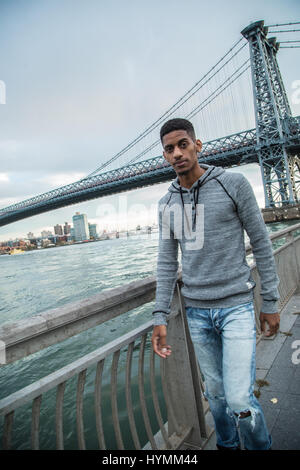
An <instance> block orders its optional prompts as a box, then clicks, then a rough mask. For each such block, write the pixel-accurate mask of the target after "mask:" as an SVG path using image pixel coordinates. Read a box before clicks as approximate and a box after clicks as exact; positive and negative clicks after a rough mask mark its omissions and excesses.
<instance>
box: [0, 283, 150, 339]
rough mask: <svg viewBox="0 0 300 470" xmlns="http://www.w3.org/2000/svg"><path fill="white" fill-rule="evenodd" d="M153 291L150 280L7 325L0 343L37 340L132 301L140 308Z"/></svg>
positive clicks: (1, 329)
mask: <svg viewBox="0 0 300 470" xmlns="http://www.w3.org/2000/svg"><path fill="white" fill-rule="evenodd" d="M155 287H156V279H155V277H153V276H152V277H149V278H147V279H142V280H138V281H134V282H131V283H129V284H125V285H122V286H119V287H116V288H113V289H109V290H108V291H105V292H102V293H100V294H97V295H95V296H93V297H90V298H87V299H83V300H79V301H76V302H71V303H68V304H67V305H64V306H62V307H57V308H54V309H51V310H48V311H46V312H43V313H41V314H38V315H34V316H33V317H30V318H27V319H24V320H19V321H17V322H7V323H5V324H3V325H2V326H1V327H0V339H1V340H2V341H4V342H5V344H6V346H7V347H8V346H13V345H16V344H18V343H20V342H22V341H24V340H25V339H28V338H33V337H35V336H39V335H41V334H43V333H45V332H48V333H49V332H50V331H52V330H56V329H58V328H62V327H65V326H67V325H69V324H71V323H74V322H76V321H78V320H80V321H81V320H84V319H86V318H88V317H90V316H92V315H95V314H99V313H102V312H103V313H104V312H106V311H107V310H108V309H111V308H113V307H116V306H117V307H121V306H122V305H124V306H125V307H126V306H127V304H128V302H129V301H131V300H132V299H134V300H137V299H138V298H140V299H141V301H140V303H139V304H138V305H137V306H139V305H143V304H144V303H146V302H145V301H144V297H145V296H146V295H147V294H149V292H150V293H151V292H152V291H153V292H155ZM128 310H129V309H128ZM128 310H125V311H128ZM121 313H123V312H121ZM108 319H110V318H106V316H103V321H100V322H99V324H101V323H102V322H104V321H107V320H108Z"/></svg>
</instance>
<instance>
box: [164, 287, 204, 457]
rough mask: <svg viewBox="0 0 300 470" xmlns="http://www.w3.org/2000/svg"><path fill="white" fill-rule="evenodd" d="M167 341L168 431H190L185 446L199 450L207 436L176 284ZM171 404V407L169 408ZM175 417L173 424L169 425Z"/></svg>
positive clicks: (194, 359) (189, 341)
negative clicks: (168, 354) (169, 350)
mask: <svg viewBox="0 0 300 470" xmlns="http://www.w3.org/2000/svg"><path fill="white" fill-rule="evenodd" d="M167 341H168V344H169V345H170V346H171V347H172V354H171V355H170V356H169V357H168V358H167V359H162V360H164V361H165V368H164V371H165V380H166V393H168V400H166V403H168V402H169V405H167V408H168V406H169V407H170V406H172V410H169V409H168V410H167V411H168V432H169V436H171V435H172V434H173V433H174V432H177V434H178V429H177V427H178V425H179V426H180V428H181V429H180V430H181V432H182V433H184V432H185V431H186V430H187V429H188V428H189V427H190V428H192V429H191V432H190V434H189V436H188V438H187V439H186V441H185V445H192V446H195V447H198V448H200V447H201V446H202V445H203V441H204V440H205V439H206V438H207V436H208V429H207V427H206V424H205V416H204V409H203V400H202V392H201V383H200V378H199V375H198V371H199V369H198V367H197V362H196V357H195V353H194V349H193V345H192V343H191V340H190V337H189V332H188V327H187V324H186V319H185V312H184V306H183V303H182V298H181V293H180V287H179V283H177V288H176V290H175V292H174V296H173V302H172V306H171V314H170V319H169V322H168V327H167ZM170 404H171V405H170ZM171 411H172V412H171ZM172 416H174V417H175V419H176V423H174V422H173V420H172Z"/></svg>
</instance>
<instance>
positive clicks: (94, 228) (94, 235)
mask: <svg viewBox="0 0 300 470" xmlns="http://www.w3.org/2000/svg"><path fill="white" fill-rule="evenodd" d="M89 232H90V238H98V233H97V224H89Z"/></svg>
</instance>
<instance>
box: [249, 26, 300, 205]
mask: <svg viewBox="0 0 300 470" xmlns="http://www.w3.org/2000/svg"><path fill="white" fill-rule="evenodd" d="M267 33H268V28H267V27H265V26H264V21H257V22H255V23H252V24H250V25H249V26H247V27H246V28H245V29H243V31H242V32H241V34H242V35H243V36H244V37H245V38H246V39H247V40H248V42H249V47H250V60H251V71H252V85H253V98H254V109H255V118H256V134H257V142H256V144H257V153H258V159H259V164H260V168H261V174H262V181H263V185H264V193H265V206H266V208H268V207H280V206H285V205H288V204H296V203H298V202H299V199H300V194H297V193H298V190H297V185H296V182H297V181H295V180H296V179H297V178H296V173H297V172H298V168H297V165H298V159H297V157H296V156H294V155H292V154H290V153H289V150H288V148H287V141H288V137H289V135H290V133H291V131H292V127H293V125H294V124H293V121H294V119H293V117H292V112H291V109H290V105H289V102H288V98H287V94H286V91H285V87H284V84H283V81H282V77H281V74H280V70H279V66H278V63H277V58H276V54H277V51H278V49H279V43H277V42H276V38H269V39H268V38H267Z"/></svg>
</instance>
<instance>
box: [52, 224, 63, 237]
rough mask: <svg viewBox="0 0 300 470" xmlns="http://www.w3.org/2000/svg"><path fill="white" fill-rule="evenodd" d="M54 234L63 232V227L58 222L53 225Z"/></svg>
mask: <svg viewBox="0 0 300 470" xmlns="http://www.w3.org/2000/svg"><path fill="white" fill-rule="evenodd" d="M54 234H55V235H62V234H63V229H62V226H61V225H59V224H56V225H55V227H54Z"/></svg>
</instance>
